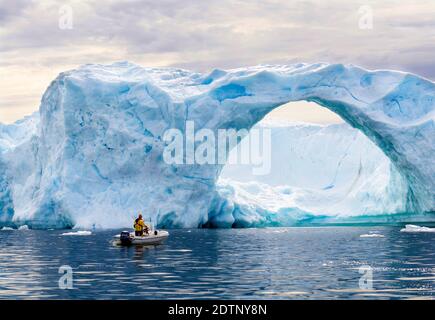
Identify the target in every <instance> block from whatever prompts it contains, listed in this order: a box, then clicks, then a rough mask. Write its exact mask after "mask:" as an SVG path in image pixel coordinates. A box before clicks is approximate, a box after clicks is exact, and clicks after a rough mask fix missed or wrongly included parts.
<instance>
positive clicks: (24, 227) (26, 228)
mask: <svg viewBox="0 0 435 320" xmlns="http://www.w3.org/2000/svg"><path fill="white" fill-rule="evenodd" d="M18 230H20V231H25V230H29V227H28V226H27V225H24V226H21V227H19V228H18Z"/></svg>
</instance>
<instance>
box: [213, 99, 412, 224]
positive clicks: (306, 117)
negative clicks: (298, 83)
mask: <svg viewBox="0 0 435 320" xmlns="http://www.w3.org/2000/svg"><path fill="white" fill-rule="evenodd" d="M252 131H262V132H263V136H267V135H270V140H268V139H263V140H262V141H257V140H256V139H255V138H254V139H253V136H252V135H253V134H252V133H250V135H249V136H248V137H246V138H245V139H247V140H249V141H250V145H251V146H252V143H253V142H254V143H256V142H259V143H260V144H264V143H268V144H270V146H269V147H268V148H265V147H264V146H260V149H261V150H263V152H267V151H270V155H263V160H265V161H270V170H269V171H268V172H264V174H256V171H255V169H254V168H255V167H256V166H258V163H256V164H255V163H252V162H251V163H245V164H243V163H235V164H231V163H228V164H226V165H225V166H224V168H223V169H222V171H221V174H220V176H219V179H218V181H217V190H218V193H219V194H220V196H221V197H222V198H225V200H224V202H225V203H224V205H221V207H220V209H221V212H220V213H219V214H216V215H215V216H214V217H213V214H212V219H211V224H213V223H215V224H216V225H215V226H220V227H221V226H223V225H224V226H227V227H228V226H229V225H228V222H231V221H232V220H231V219H230V218H229V217H227V218H226V219H222V217H218V216H219V215H222V214H223V211H225V206H227V207H229V208H231V209H230V210H232V213H231V214H232V216H233V217H234V221H233V222H232V224H231V226H233V227H234V226H235V227H246V226H251V227H252V226H294V225H313V224H324V223H346V222H359V223H363V222H370V221H373V220H374V219H377V220H378V221H385V220H391V219H394V217H396V216H397V217H400V216H401V214H405V213H406V204H407V199H406V195H407V191H408V187H407V184H406V181H405V179H404V178H403V177H402V175H401V174H400V173H399V172H398V171H397V169H396V168H395V166H394V165H393V164H392V163H391V161H390V159H389V158H388V157H387V156H386V155H385V154H384V153H383V151H382V150H381V149H380V148H379V147H378V146H376V145H375V144H374V143H373V141H371V140H370V139H369V138H368V137H367V136H366V135H365V134H364V133H362V132H361V131H360V130H358V129H356V128H352V127H351V126H350V125H349V124H348V123H346V122H345V121H344V120H343V119H342V118H341V117H340V116H339V115H337V114H335V113H334V112H333V111H330V110H328V109H326V108H324V107H322V106H320V105H318V104H316V103H314V102H291V103H287V104H284V105H282V106H279V107H277V108H276V109H274V110H272V111H271V112H270V113H268V114H267V115H266V116H265V117H264V118H263V119H262V120H261V121H259V122H258V123H256V124H255V125H254V126H253V128H252V129H251V132H252ZM266 132H268V133H267V134H266ZM260 135H261V133H260ZM266 150H267V151H266ZM240 152H242V153H244V154H243V155H241V157H240V155H239V158H249V154H246V153H250V152H252V149H249V148H239V149H237V148H234V149H233V150H232V152H231V155H230V157H234V158H235V157H237V155H236V154H237V153H240ZM268 157H269V159H267V158H268ZM257 172H258V170H257ZM227 209H228V208H227ZM224 216H225V214H224Z"/></svg>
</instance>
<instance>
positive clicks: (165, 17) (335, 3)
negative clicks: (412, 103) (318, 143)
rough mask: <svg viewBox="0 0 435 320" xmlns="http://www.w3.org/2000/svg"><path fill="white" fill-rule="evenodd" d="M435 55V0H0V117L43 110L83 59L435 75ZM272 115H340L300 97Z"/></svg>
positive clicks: (317, 118) (200, 67)
mask: <svg viewBox="0 0 435 320" xmlns="http://www.w3.org/2000/svg"><path fill="white" fill-rule="evenodd" d="M434 53H435V0H419V1H411V0H383V1H382V0H378V1H368V0H365V1H364V0H359V1H355V0H329V1H325V0H316V1H315V0H299V1H297V0H295V1H289V0H287V1H284V0H282V1H278V0H261V1H260V0H258V1H256V0H250V1H242V0H183V1H180V0H158V1H156V0H124V1H114V0H97V1H95V0H94V1H86V0H85V1H83V0H80V1H78V0H77V1H74V0H71V1H61V0H58V1H54V0H46V1H42V0H40V1H29V0H0V122H3V123H11V122H13V121H16V120H17V119H20V118H22V117H23V116H25V115H28V114H31V113H33V112H34V111H36V110H38V108H39V104H40V99H41V97H42V94H43V93H44V91H45V89H46V88H47V86H48V85H49V83H50V81H51V80H53V79H54V78H55V77H56V76H57V74H58V73H60V72H62V71H65V70H69V69H73V68H76V67H77V66H79V65H81V64H85V63H111V62H114V61H120V60H122V61H124V60H128V61H130V62H134V63H137V64H140V65H143V66H160V67H161V66H177V67H182V68H186V69H190V70H194V71H201V72H207V71H209V70H211V69H213V68H224V69H225V68H235V67H241V66H249V65H257V64H263V63H278V64H283V63H296V62H308V63H310V62H330V63H352V64H356V65H360V66H363V67H366V68H369V69H398V70H402V71H409V72H413V73H417V74H419V75H421V76H424V77H427V78H429V79H432V80H435V64H434ZM274 115H276V116H277V117H280V118H281V117H287V118H288V119H296V120H298V121H303V120H307V121H312V122H325V123H329V122H338V121H340V119H339V118H338V117H337V116H336V115H334V114H332V113H331V112H330V111H327V110H325V109H323V108H321V107H318V106H317V105H313V104H309V103H303V102H301V103H292V104H291V106H288V107H287V106H286V107H285V108H280V109H278V110H277V111H276V112H274V113H273V114H271V115H270V116H272V117H273V116H274Z"/></svg>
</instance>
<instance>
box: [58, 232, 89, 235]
mask: <svg viewBox="0 0 435 320" xmlns="http://www.w3.org/2000/svg"><path fill="white" fill-rule="evenodd" d="M61 235H62V236H90V235H92V232H91V231H75V232H65V233H62V234H61Z"/></svg>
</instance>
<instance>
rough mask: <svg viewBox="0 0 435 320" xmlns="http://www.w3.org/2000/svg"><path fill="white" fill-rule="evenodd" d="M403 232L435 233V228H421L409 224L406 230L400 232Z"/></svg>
mask: <svg viewBox="0 0 435 320" xmlns="http://www.w3.org/2000/svg"><path fill="white" fill-rule="evenodd" d="M400 231H401V232H435V228H429V227H420V226H416V225H413V224H407V225H406V226H405V228H403V229H401V230H400Z"/></svg>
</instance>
